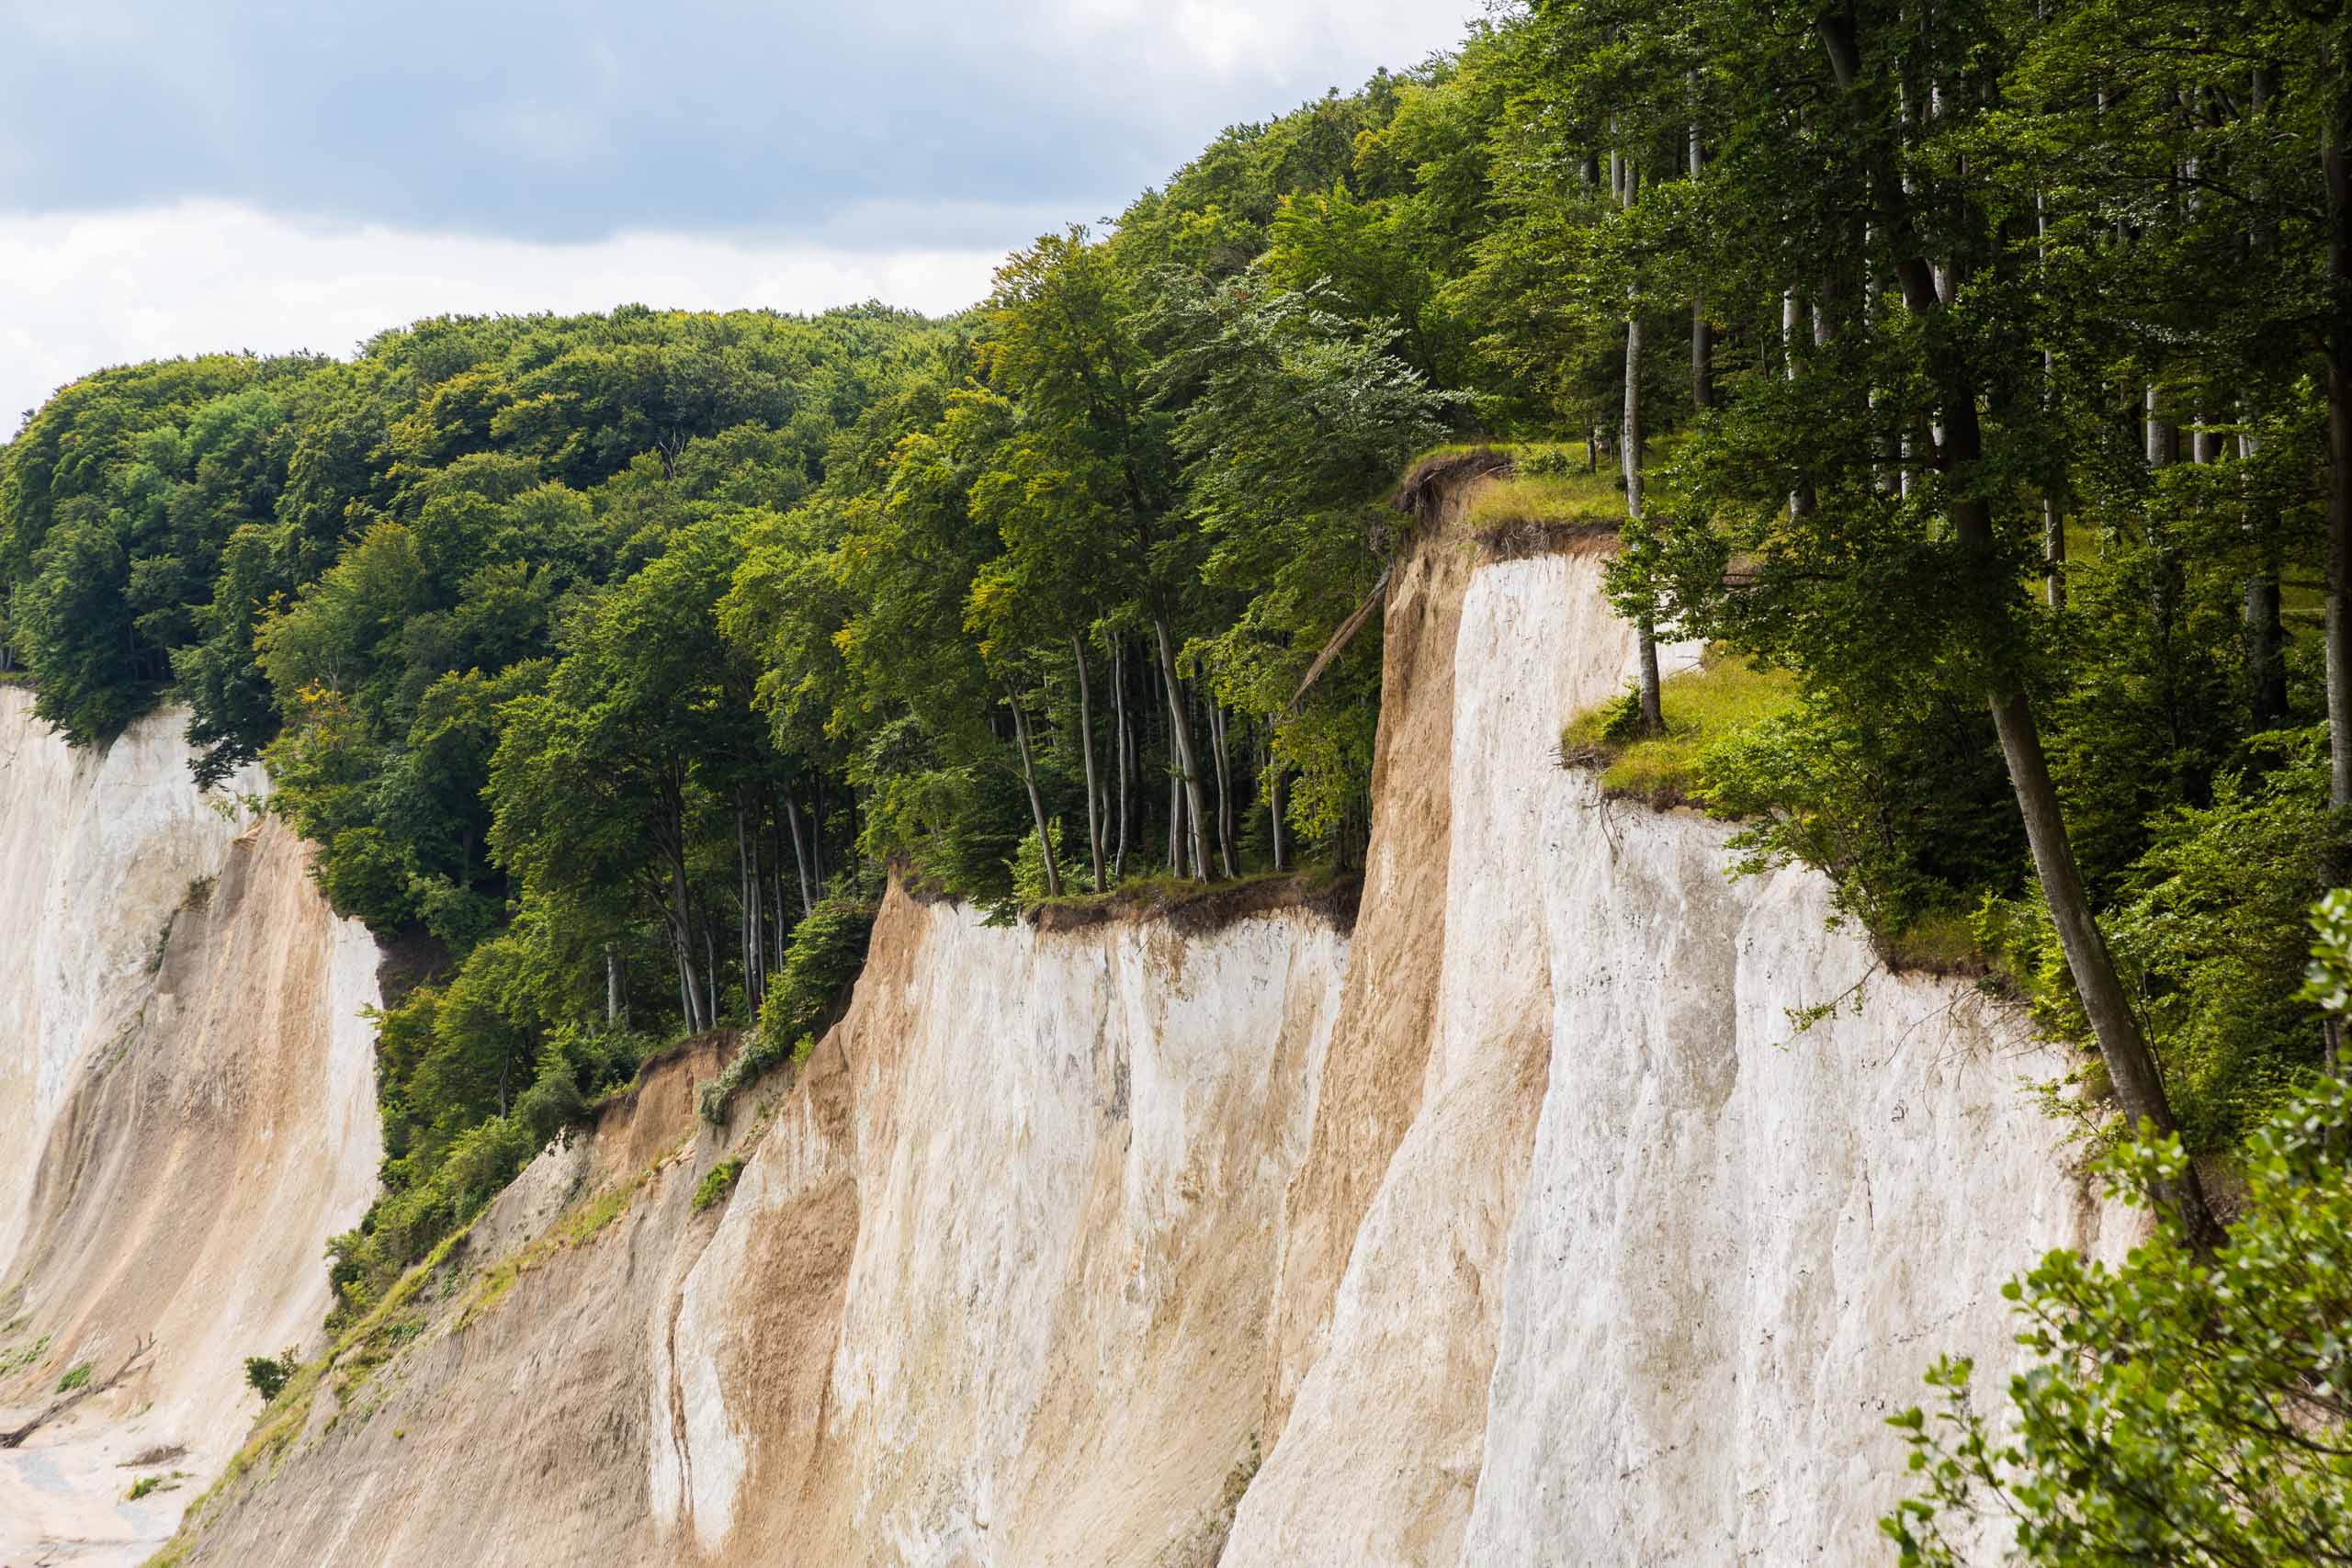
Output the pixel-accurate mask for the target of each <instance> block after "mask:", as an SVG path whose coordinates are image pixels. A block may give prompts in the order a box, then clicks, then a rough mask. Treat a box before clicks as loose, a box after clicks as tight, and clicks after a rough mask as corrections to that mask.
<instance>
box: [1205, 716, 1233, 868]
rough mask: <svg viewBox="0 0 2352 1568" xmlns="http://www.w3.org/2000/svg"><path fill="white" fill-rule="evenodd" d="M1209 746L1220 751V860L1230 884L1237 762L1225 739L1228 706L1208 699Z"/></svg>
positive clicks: (1217, 816)
mask: <svg viewBox="0 0 2352 1568" xmlns="http://www.w3.org/2000/svg"><path fill="white" fill-rule="evenodd" d="M1208 705H1209V745H1210V746H1211V747H1213V748H1214V749H1215V750H1216V759H1215V761H1216V857H1217V863H1218V864H1219V865H1221V866H1223V867H1224V868H1225V875H1226V880H1227V881H1228V882H1229V881H1231V880H1232V879H1233V874H1234V871H1233V759H1232V757H1231V756H1230V755H1229V754H1228V753H1227V748H1226V744H1225V739H1226V728H1225V705H1224V704H1222V703H1220V702H1218V701H1217V700H1216V698H1215V697H1211V698H1209V699H1208Z"/></svg>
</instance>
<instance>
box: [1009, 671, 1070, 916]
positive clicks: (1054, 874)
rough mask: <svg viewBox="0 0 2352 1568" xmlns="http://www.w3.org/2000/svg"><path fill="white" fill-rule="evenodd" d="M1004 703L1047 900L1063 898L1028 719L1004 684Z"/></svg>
mask: <svg viewBox="0 0 2352 1568" xmlns="http://www.w3.org/2000/svg"><path fill="white" fill-rule="evenodd" d="M1004 700H1005V701H1006V702H1008V703H1010V704H1012V739H1013V743H1014V744H1015V745H1016V746H1018V747H1019V748H1020V750H1021V782H1022V783H1023V784H1024V785H1026V786H1027V787H1028V790H1029V818H1030V820H1031V821H1033V822H1035V823H1036V825H1037V849H1038V852H1039V853H1040V854H1041V855H1043V856H1044V858H1045V862H1046V897H1048V898H1058V897H1061V896H1062V870H1061V866H1060V865H1059V863H1057V861H1056V860H1055V858H1054V835H1053V830H1052V829H1050V828H1048V827H1047V826H1046V803H1045V800H1044V799H1043V797H1041V796H1040V795H1038V794H1037V769H1036V765H1035V762H1034V761H1032V760H1031V758H1030V755H1029V717H1028V716H1027V715H1026V714H1024V713H1023V712H1022V711H1021V698H1020V697H1019V695H1018V694H1015V693H1014V691H1013V689H1012V682H1010V681H1007V682H1005V683H1004Z"/></svg>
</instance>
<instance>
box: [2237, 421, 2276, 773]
mask: <svg viewBox="0 0 2352 1568" xmlns="http://www.w3.org/2000/svg"><path fill="white" fill-rule="evenodd" d="M2237 443H2238V459H2239V461H2240V462H2242V463H2250V462H2252V461H2253V459H2254V455H2255V451H2256V442H2255V438H2254V437H2253V436H2252V435H2243V434H2242V435H2240V436H2239V437H2238V438H2237ZM2245 531H2246V535H2247V536H2248V537H2249V538H2250V539H2251V540H2252V541H2253V543H2254V549H2255V558H2256V566H2255V570H2254V571H2253V572H2252V574H2250V575H2249V576H2248V577H2247V578H2246V580H2245V672H2246V696H2247V709H2248V716H2249V717H2250V718H2251V719H2252V721H2253V728H2256V729H2269V728H2275V727H2276V726H2278V725H2280V724H2284V723H2285V722H2286V720H2287V632H2286V627H2285V626H2283V625H2282V624H2281V620H2280V611H2281V608H2282V606H2281V604H2280V603H2279V600H2280V595H2279V592H2278V549H2277V547H2275V546H2274V545H2273V544H2272V543H2271V542H2270V534H2269V531H2268V530H2267V529H2262V528H2257V527H2256V525H2255V518H2254V513H2253V507H2252V504H2251V503H2250V502H2249V503H2248V505H2247V508H2246V518H2245Z"/></svg>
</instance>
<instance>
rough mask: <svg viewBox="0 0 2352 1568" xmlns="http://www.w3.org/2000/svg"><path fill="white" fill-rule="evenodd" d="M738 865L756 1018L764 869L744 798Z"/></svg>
mask: <svg viewBox="0 0 2352 1568" xmlns="http://www.w3.org/2000/svg"><path fill="white" fill-rule="evenodd" d="M735 863H736V875H737V887H738V902H740V903H741V905H742V907H743V923H742V929H741V931H739V932H737V948H738V954H737V955H738V957H739V958H740V960H741V963H742V965H743V1001H744V1005H746V1006H747V1007H749V1008H750V1009H751V1010H752V1017H754V1018H756V1017H758V1016H759V1011H760V1000H761V998H762V997H763V995H764V991H765V985H764V980H763V976H762V975H761V973H760V954H761V952H762V943H761V941H760V869H759V863H758V852H757V851H756V850H755V849H754V848H753V846H752V835H751V827H750V824H749V822H748V820H747V814H746V812H745V811H744V809H743V804H742V801H741V798H740V797H739V798H738V799H737V801H736V805H735Z"/></svg>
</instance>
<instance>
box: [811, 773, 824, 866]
mask: <svg viewBox="0 0 2352 1568" xmlns="http://www.w3.org/2000/svg"><path fill="white" fill-rule="evenodd" d="M809 880H810V882H811V883H813V884H814V885H815V886H816V890H817V891H818V892H820V893H822V892H823V891H824V890H825V775H824V773H823V772H822V770H820V771H819V772H818V773H816V775H815V776H814V777H812V778H811V779H810V780H809Z"/></svg>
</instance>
